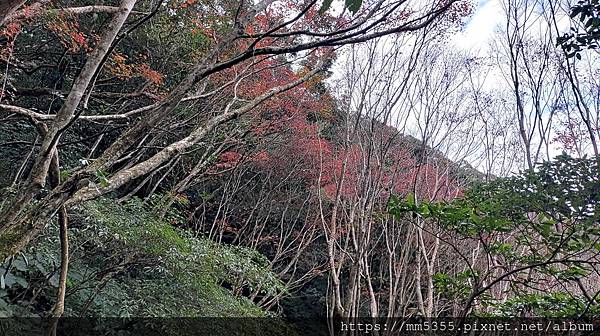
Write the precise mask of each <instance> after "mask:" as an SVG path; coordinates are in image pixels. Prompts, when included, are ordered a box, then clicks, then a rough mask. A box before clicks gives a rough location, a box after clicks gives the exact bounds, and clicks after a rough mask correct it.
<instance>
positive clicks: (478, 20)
mask: <svg viewBox="0 0 600 336" xmlns="http://www.w3.org/2000/svg"><path fill="white" fill-rule="evenodd" d="M502 20H503V12H502V7H501V5H500V0H479V3H478V4H477V8H476V9H475V13H474V14H473V16H472V17H471V19H470V20H469V21H468V22H467V25H466V28H465V29H464V30H463V31H462V32H459V33H458V34H456V36H455V37H454V44H455V45H456V46H457V47H458V48H461V49H468V50H473V49H475V50H477V49H485V48H486V47H487V43H488V41H489V39H490V38H491V36H492V34H493V33H494V31H495V29H496V27H497V26H498V25H499V24H501V23H502Z"/></svg>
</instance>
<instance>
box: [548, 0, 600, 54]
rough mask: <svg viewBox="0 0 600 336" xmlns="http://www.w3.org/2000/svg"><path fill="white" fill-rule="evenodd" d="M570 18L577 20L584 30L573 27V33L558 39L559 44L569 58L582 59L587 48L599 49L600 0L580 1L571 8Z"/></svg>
mask: <svg viewBox="0 0 600 336" xmlns="http://www.w3.org/2000/svg"><path fill="white" fill-rule="evenodd" d="M570 17H571V19H572V20H577V21H579V23H580V24H581V25H582V26H583V29H577V28H574V27H572V28H571V31H570V32H568V33H565V34H563V35H562V36H559V37H558V38H557V44H558V45H560V46H561V47H562V48H563V49H564V50H565V52H566V54H567V57H576V58H577V59H581V51H582V50H583V49H585V48H588V49H596V48H598V41H599V40H600V2H599V0H586V1H583V0H581V1H578V2H577V4H575V5H573V6H572V7H571V13H570Z"/></svg>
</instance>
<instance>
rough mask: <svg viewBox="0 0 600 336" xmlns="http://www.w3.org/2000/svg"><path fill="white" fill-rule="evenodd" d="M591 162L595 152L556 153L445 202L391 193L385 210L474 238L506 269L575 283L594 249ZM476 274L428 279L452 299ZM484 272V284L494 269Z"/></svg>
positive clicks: (597, 201)
mask: <svg viewBox="0 0 600 336" xmlns="http://www.w3.org/2000/svg"><path fill="white" fill-rule="evenodd" d="M599 167H600V161H599V160H598V159H597V158H593V159H586V158H582V159H575V158H571V157H569V156H566V155H561V156H559V157H557V158H556V159H555V160H554V161H551V162H545V163H543V164H540V165H538V167H537V168H536V169H535V170H528V171H525V172H523V173H521V174H520V175H517V176H514V177H509V178H499V179H496V180H494V181H491V182H487V183H481V184H479V185H476V186H474V187H472V188H471V189H469V190H467V191H466V192H465V194H464V197H462V198H460V199H456V200H454V201H452V202H451V203H446V202H434V203H430V202H420V203H416V202H415V199H414V197H413V196H412V195H409V196H408V197H407V198H406V199H405V200H403V199H401V198H399V197H393V198H392V199H391V201H390V204H389V212H390V213H391V214H393V215H394V216H396V217H397V218H399V219H401V218H402V217H404V216H406V215H410V216H419V217H421V218H423V219H425V220H429V221H434V222H436V223H437V224H438V225H439V226H440V227H441V228H442V229H444V230H446V232H448V233H449V234H451V235H454V236H456V237H457V239H460V240H463V241H469V240H470V241H473V242H477V243H478V244H480V245H481V246H482V247H483V249H484V250H485V251H486V253H487V254H488V255H490V257H493V258H495V259H496V260H498V261H501V262H502V264H503V265H504V267H506V269H507V270H511V269H513V270H516V271H517V272H519V271H518V270H522V271H526V270H529V269H531V270H532V271H534V272H535V273H536V274H538V275H539V276H541V277H546V278H550V279H553V281H561V282H573V281H578V280H579V279H582V278H585V277H587V276H588V275H590V273H591V272H590V267H589V266H590V260H592V259H591V258H594V256H597V255H598V247H600V245H599V241H600V227H599V226H598V222H599V221H600V211H599V210H600V169H599ZM592 263H593V261H592ZM482 276H484V275H481V274H471V275H469V276H467V277H465V274H464V273H459V274H456V275H454V276H452V275H446V274H438V275H436V276H435V279H434V280H435V283H436V286H437V288H438V290H439V291H441V292H442V293H445V294H448V295H449V296H452V297H455V298H456V297H464V296H465V295H466V294H467V289H468V288H467V287H465V285H464V283H465V281H466V280H467V279H471V280H472V281H473V282H475V283H477V282H480V281H481V277H482ZM488 276H489V277H490V278H488V279H487V281H488V283H489V281H490V280H493V279H494V278H496V277H498V276H499V275H498V274H495V273H493V272H490V273H489V274H488ZM531 276H532V275H531V274H529V275H528V277H531ZM553 298H554V299H556V297H553ZM565 304H566V303H565ZM570 307H571V308H572V307H575V306H573V305H571V306H570ZM577 307H580V306H577ZM538 308H539V309H550V308H551V307H549V306H543V305H540V306H539V307H538ZM536 309H537V308H536ZM573 309H574V308H573ZM567 311H569V312H573V310H567ZM561 312H564V311H562V310H561ZM578 312H579V313H581V312H582V310H578ZM547 313H548V314H552V312H547ZM557 313H560V312H557ZM561 314H562V313H561Z"/></svg>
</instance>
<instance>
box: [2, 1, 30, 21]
mask: <svg viewBox="0 0 600 336" xmlns="http://www.w3.org/2000/svg"><path fill="white" fill-rule="evenodd" d="M24 3H25V0H2V1H0V26H1V25H3V24H5V23H6V21H7V20H8V19H9V18H10V17H11V15H12V14H14V12H15V11H16V10H17V9H18V8H19V7H21V6H22V5H23V4H24Z"/></svg>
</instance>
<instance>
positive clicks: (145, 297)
mask: <svg viewBox="0 0 600 336" xmlns="http://www.w3.org/2000/svg"><path fill="white" fill-rule="evenodd" d="M150 207H151V205H145V204H144V203H143V202H141V201H140V200H138V199H134V200H132V201H129V202H128V203H127V204H123V205H119V204H117V203H115V202H114V201H112V200H108V199H100V200H97V201H94V202H89V203H87V204H86V205H84V206H82V207H81V208H80V209H78V210H77V213H76V214H71V215H70V218H71V224H70V225H71V228H70V230H69V234H70V237H71V239H70V240H71V246H72V250H71V263H70V269H69V281H68V283H67V288H68V293H69V294H68V296H67V302H66V309H67V310H66V312H65V314H66V316H79V315H80V314H84V315H86V316H115V317H130V316H148V317H151V316H157V317H158V316H160V317H165V316H177V317H180V316H215V317H228V316H246V317H261V316H268V315H269V314H268V313H266V312H264V311H262V310H261V309H259V308H258V307H257V306H255V305H254V304H253V303H252V302H251V301H250V300H249V299H247V298H246V297H244V296H243V295H241V294H236V293H234V292H233V291H231V290H228V289H227V288H232V287H233V286H234V285H235V286H237V288H241V289H246V290H252V289H254V288H258V287H260V288H261V291H262V292H261V295H274V294H276V293H279V292H281V291H284V290H285V288H284V286H283V284H282V282H281V281H280V280H279V279H278V278H277V277H276V276H275V275H274V274H273V273H272V272H271V270H270V266H269V263H268V261H267V260H266V258H265V257H264V256H262V255H260V254H259V253H258V252H256V251H254V250H251V249H248V248H243V247H234V246H226V245H219V244H216V243H214V242H211V241H208V240H206V239H202V238H197V237H193V236H192V235H191V234H189V233H188V232H186V231H184V230H179V229H177V228H174V227H173V226H172V225H171V223H169V222H166V221H164V220H160V219H159V218H157V217H156V216H155V215H153V213H152V211H150V210H151V209H150ZM56 231H57V228H56V227H55V226H54V225H51V226H49V227H48V229H47V232H46V235H45V236H44V237H41V238H40V239H39V240H38V241H37V243H36V244H34V245H33V247H32V248H30V249H29V250H28V251H27V252H26V253H25V254H23V255H21V256H19V257H18V258H14V259H13V260H12V261H7V263H6V264H5V266H4V268H2V269H0V271H2V273H5V272H6V274H7V276H5V277H3V279H4V280H3V282H4V286H3V288H2V289H0V300H2V301H1V302H0V314H2V316H11V315H18V316H26V315H32V314H33V315H35V314H39V313H42V312H44V311H47V310H48V309H49V308H50V307H51V304H52V302H53V300H54V298H55V295H56V287H57V285H58V265H60V260H59V256H58V251H59V250H60V249H59V242H58V239H57V238H56V237H57V232H56ZM35 292H37V293H38V294H35V295H34V293H35ZM243 292H244V290H242V291H240V293H243ZM40 293H41V294H40Z"/></svg>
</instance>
